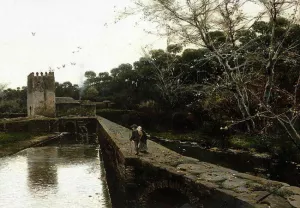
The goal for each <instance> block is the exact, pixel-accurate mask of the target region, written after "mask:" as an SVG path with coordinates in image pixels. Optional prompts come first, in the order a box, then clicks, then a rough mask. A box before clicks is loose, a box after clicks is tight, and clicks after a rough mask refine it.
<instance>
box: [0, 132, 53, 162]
mask: <svg viewBox="0 0 300 208" xmlns="http://www.w3.org/2000/svg"><path fill="white" fill-rule="evenodd" d="M54 136H55V134H43V133H39V134H37V133H27V132H16V133H6V132H0V157H4V156H8V155H12V154H15V153H17V152H19V151H21V150H23V149H26V148H29V147H32V146H36V145H39V144H41V143H43V142H46V141H48V140H49V139H52V138H53V137H54Z"/></svg>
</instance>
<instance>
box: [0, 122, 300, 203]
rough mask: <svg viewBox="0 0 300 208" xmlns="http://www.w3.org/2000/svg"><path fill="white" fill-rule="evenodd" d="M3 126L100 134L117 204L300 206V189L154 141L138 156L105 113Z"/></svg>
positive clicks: (126, 133)
mask: <svg viewBox="0 0 300 208" xmlns="http://www.w3.org/2000/svg"><path fill="white" fill-rule="evenodd" d="M83 129H85V130H83ZM1 130H2V131H8V132H16V131H35V132H49V133H50V132H66V131H67V132H71V133H80V132H81V133H84V132H83V131H87V132H88V134H89V135H91V134H94V135H98V138H99V142H100V146H101V153H102V159H103V160H104V165H105V169H106V178H107V183H108V185H109V190H110V196H111V199H112V203H113V207H116V208H124V207H125V208H135V207H137V208H138V207H146V208H147V207H149V208H154V207H155V208H159V207H164V208H166V207H168V206H166V204H168V205H169V207H173V208H175V207H181V208H188V207H194V208H197V207H205V208H211V207H212V208H213V207H219V208H221V207H223V208H226V207H228V208H235V207H236V208H239V207H242V208H246V207H247V208H248V207H259V208H269V207H270V208H292V207H296V208H300V188H299V187H293V186H290V185H288V184H285V183H281V182H276V181H271V180H266V179H263V178H259V177H255V176H251V175H248V174H244V173H239V172H237V171H234V170H231V169H227V168H223V167H220V166H217V165H213V164H210V163H205V162H201V161H198V160H196V159H193V158H189V157H184V156H182V155H180V154H177V153H176V152H173V151H171V150H169V149H167V148H165V147H163V146H161V145H159V144H157V143H155V142H152V141H148V148H149V154H141V155H139V156H135V155H134V152H132V151H133V150H131V148H132V147H131V146H130V142H129V137H130V135H131V131H130V130H129V129H127V128H125V127H122V126H120V125H118V124H116V123H113V122H111V121H109V120H107V119H104V118H102V117H96V118H95V117H86V118H83V117H74V118H54V119H46V118H45V119H29V120H28V119H25V120H16V121H14V122H8V121H3V122H0V131H1ZM232 162H234V161H232ZM245 165H246V164H245Z"/></svg>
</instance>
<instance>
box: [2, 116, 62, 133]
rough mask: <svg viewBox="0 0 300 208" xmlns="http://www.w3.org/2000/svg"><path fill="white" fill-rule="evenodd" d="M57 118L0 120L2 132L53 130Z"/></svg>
mask: <svg viewBox="0 0 300 208" xmlns="http://www.w3.org/2000/svg"><path fill="white" fill-rule="evenodd" d="M56 121H57V120H56V119H32V120H26V119H24V120H20V121H9V120H8V121H6V120H1V121H0V131H1V132H53V131H54V130H55V129H53V128H52V127H53V125H54V123H55V122H56Z"/></svg>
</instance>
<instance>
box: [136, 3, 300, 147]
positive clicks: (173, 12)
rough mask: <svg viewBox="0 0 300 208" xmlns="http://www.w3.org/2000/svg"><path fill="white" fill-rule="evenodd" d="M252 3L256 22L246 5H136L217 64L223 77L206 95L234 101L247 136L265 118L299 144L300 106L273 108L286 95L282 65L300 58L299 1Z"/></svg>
mask: <svg viewBox="0 0 300 208" xmlns="http://www.w3.org/2000/svg"><path fill="white" fill-rule="evenodd" d="M251 2H254V3H256V4H258V5H260V7H261V8H262V12H258V13H257V14H256V15H254V16H252V17H249V16H250V15H245V14H244V13H243V5H245V4H248V3H250V1H247V0H245V1H238V0H225V1H216V0H202V1H199V0H187V1H181V0H157V1H142V0H136V1H135V3H136V6H137V9H138V11H142V12H143V14H144V18H145V19H146V20H149V21H152V22H155V23H156V24H157V25H159V26H161V28H162V29H165V28H166V27H167V28H168V32H167V33H164V34H165V35H168V36H170V35H173V36H176V38H177V40H179V41H181V43H183V44H186V43H189V44H194V45H196V46H198V47H202V48H205V49H207V50H208V51H209V54H207V59H208V60H210V61H211V62H215V61H216V63H217V64H218V66H217V68H218V70H221V73H220V75H218V76H217V78H216V79H213V80H211V81H210V82H207V83H206V88H205V91H204V92H203V93H206V95H207V96H209V94H212V93H215V92H218V93H219V94H222V93H223V92H226V94H227V95H229V96H230V97H232V98H234V100H235V102H234V103H233V104H235V105H236V108H237V109H238V110H239V112H240V115H241V119H239V120H240V121H242V122H244V123H245V124H246V126H247V129H248V132H253V131H255V130H256V129H257V122H258V121H257V119H258V117H259V118H260V117H262V116H264V117H265V118H266V119H273V120H276V121H277V123H279V124H280V125H281V127H283V129H285V130H286V132H287V133H288V134H289V135H290V138H291V139H292V140H293V141H298V143H299V142H300V137H299V134H298V133H297V132H295V128H294V124H293V123H294V122H295V119H297V118H298V116H299V111H298V110H295V109H298V107H297V106H298V103H297V101H296V102H293V101H292V100H295V99H292V98H290V99H289V100H290V101H289V104H285V106H284V108H282V110H281V111H279V110H278V109H277V108H276V104H277V103H276V102H275V103H274V99H275V98H274V96H275V94H276V93H277V92H280V91H281V92H284V89H282V88H280V86H278V84H277V83H276V79H275V78H276V75H277V73H278V71H277V69H278V68H277V67H278V64H279V63H280V62H281V61H289V62H290V60H292V59H293V58H295V57H298V55H296V54H297V51H295V50H293V49H294V48H295V47H297V46H298V42H295V41H291V39H290V38H289V37H290V34H291V32H292V29H293V28H294V25H295V23H296V21H297V13H298V5H299V1H298V0H292V1H287V0H270V1H265V0H254V1H251ZM290 11H291V12H290ZM285 13H289V14H290V15H289V16H286V17H287V21H282V20H283V19H282V16H283V15H284V14H285ZM263 18H268V22H266V23H265V24H264V23H263V22H262V20H263ZM265 25H267V27H264V26H265ZM255 30H261V31H260V32H257V31H255ZM251 36H252V37H251ZM249 37H251V38H249ZM297 77H298V76H297ZM295 83H296V84H295ZM294 85H295V86H296V88H294V90H293V94H294V96H293V98H295V96H296V95H295V92H298V88H297V87H298V86H299V85H298V82H297V80H296V81H294ZM289 94H290V95H291V92H290V93H289ZM296 94H297V93H296ZM230 97H229V98H228V99H231V98H230ZM290 112H294V113H293V114H291V113H290ZM282 116H283V117H282ZM286 117H288V118H289V119H287V118H286ZM233 123H238V122H233ZM262 123H264V124H266V122H262Z"/></svg>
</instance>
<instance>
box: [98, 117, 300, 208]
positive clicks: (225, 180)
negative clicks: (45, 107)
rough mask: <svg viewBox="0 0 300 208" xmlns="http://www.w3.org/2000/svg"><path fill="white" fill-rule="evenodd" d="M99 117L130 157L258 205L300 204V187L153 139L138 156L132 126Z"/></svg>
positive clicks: (277, 207) (281, 207) (279, 207)
mask: <svg viewBox="0 0 300 208" xmlns="http://www.w3.org/2000/svg"><path fill="white" fill-rule="evenodd" d="M97 119H98V121H99V123H100V124H101V125H102V127H103V128H104V130H105V131H106V132H107V133H108V134H109V135H110V137H111V139H113V141H114V142H115V143H116V145H117V146H118V147H119V148H120V150H121V152H122V153H123V155H124V156H125V158H126V159H130V158H139V159H140V160H142V161H145V162H149V163H151V164H152V165H154V166H157V167H161V168H165V169H167V170H169V171H170V172H173V173H175V174H180V175H184V177H187V178H188V179H190V180H193V181H194V182H195V183H200V184H202V185H204V186H206V187H207V188H208V189H211V188H212V189H216V190H218V191H221V192H223V193H226V194H229V195H231V196H234V197H235V198H238V199H240V200H242V201H246V202H248V203H249V204H252V205H253V206H254V207H266V208H269V207H270V208H293V207H296V208H300V188H299V187H294V186H290V185H288V184H286V183H281V182H277V181H271V180H266V179H263V178H259V177H256V176H252V175H249V174H244V173H240V172H237V171H234V170H231V169H228V168H224V167H221V166H217V165H214V164H210V163H206V162H201V161H198V160H196V159H193V158H189V157H185V156H182V155H180V154H178V153H176V152H173V151H171V150H169V149H167V148H165V147H163V146H161V145H159V144H157V143H155V142H153V141H150V140H148V152H149V154H140V155H139V156H135V155H134V151H133V149H132V150H131V148H133V146H132V147H130V142H129V138H130V136H131V130H130V129H127V128H125V127H123V126H120V125H118V124H116V123H114V122H111V121H109V120H107V119H104V118H102V117H97ZM233 162H234V161H233Z"/></svg>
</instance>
